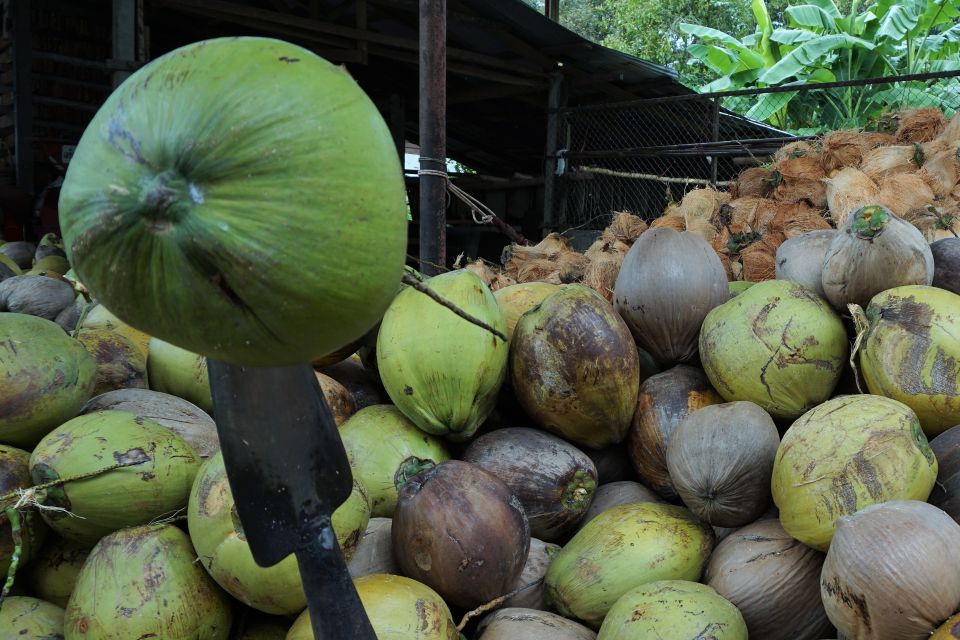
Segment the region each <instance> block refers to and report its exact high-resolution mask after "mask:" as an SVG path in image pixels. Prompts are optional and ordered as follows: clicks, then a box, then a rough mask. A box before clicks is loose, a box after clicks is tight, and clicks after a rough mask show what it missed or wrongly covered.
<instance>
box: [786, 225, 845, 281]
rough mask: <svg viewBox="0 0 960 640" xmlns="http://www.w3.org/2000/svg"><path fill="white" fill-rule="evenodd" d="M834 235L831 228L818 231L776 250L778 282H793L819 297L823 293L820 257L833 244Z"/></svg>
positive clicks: (794, 238) (805, 234) (835, 233)
mask: <svg viewBox="0 0 960 640" xmlns="http://www.w3.org/2000/svg"><path fill="white" fill-rule="evenodd" d="M836 235H837V232H836V231H835V230H833V229H818V230H817V231H808V232H807V233H804V234H801V235H799V236H794V237H793V238H788V239H787V241H786V242H784V243H783V244H781V245H780V246H779V247H778V248H777V256H776V261H777V263H776V278H777V280H793V281H794V282H799V283H800V284H802V285H803V286H805V287H807V288H808V289H811V290H813V291H816V293H817V295H819V296H820V297H821V298H824V297H826V296H825V294H824V293H823V278H822V276H823V258H824V256H826V255H827V249H828V248H829V247H830V243H831V242H833V238H834V236H836Z"/></svg>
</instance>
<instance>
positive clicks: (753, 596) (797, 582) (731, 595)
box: [703, 518, 830, 640]
mask: <svg viewBox="0 0 960 640" xmlns="http://www.w3.org/2000/svg"><path fill="white" fill-rule="evenodd" d="M824 558H825V556H824V554H822V553H820V552H819V551H816V550H814V549H811V548H810V547H808V546H806V545H803V544H801V543H800V542H798V541H796V540H794V539H793V538H791V537H790V535H789V534H788V533H787V532H786V531H784V530H783V526H781V524H780V521H779V520H778V519H776V518H773V519H761V520H758V521H756V522H754V523H752V524H748V525H747V526H745V527H743V528H741V529H738V530H736V531H733V532H732V533H730V534H729V535H728V536H727V537H725V538H724V539H723V541H722V542H720V544H718V545H717V548H716V549H714V551H713V554H712V555H711V556H710V561H709V563H708V564H707V568H706V570H705V571H704V574H703V582H704V584H707V585H710V586H711V587H713V588H714V589H715V590H716V591H717V593H719V594H720V595H721V596H723V597H724V598H726V599H727V600H729V601H730V602H732V603H733V604H735V605H736V606H737V608H738V609H739V610H740V613H741V614H743V619H744V621H745V622H746V623H747V630H748V631H749V633H750V637H751V638H761V639H762V640H819V639H820V638H823V637H825V634H826V633H827V631H828V630H829V629H830V621H829V620H828V619H827V612H826V611H825V610H824V608H823V601H822V600H821V598H820V570H821V568H822V567H823V561H824Z"/></svg>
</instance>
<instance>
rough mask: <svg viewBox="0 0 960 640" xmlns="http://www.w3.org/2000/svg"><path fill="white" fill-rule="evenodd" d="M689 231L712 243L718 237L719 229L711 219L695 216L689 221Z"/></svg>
mask: <svg viewBox="0 0 960 640" xmlns="http://www.w3.org/2000/svg"><path fill="white" fill-rule="evenodd" d="M687 233H695V234H697V235H698V236H700V237H701V238H703V239H704V240H706V241H707V243H710V242H713V240H714V238H716V237H717V234H718V231H717V228H716V227H715V226H713V225H712V224H711V223H710V221H709V220H704V219H703V218H694V219H691V220H689V221H688V222H687Z"/></svg>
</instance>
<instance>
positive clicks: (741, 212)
mask: <svg viewBox="0 0 960 640" xmlns="http://www.w3.org/2000/svg"><path fill="white" fill-rule="evenodd" d="M774 207H776V202H775V201H774V200H768V199H766V198H758V197H754V196H746V197H741V198H736V199H734V200H731V201H730V202H728V203H727V204H725V205H723V206H722V207H720V211H719V212H718V213H717V217H716V219H715V220H714V224H715V225H716V226H717V228H718V229H720V230H721V232H723V231H724V230H726V231H727V232H728V233H745V232H748V231H752V230H753V226H754V223H755V222H756V219H757V213H758V212H759V211H760V210H761V208H764V209H767V208H774ZM723 244H724V245H726V242H724V243H723Z"/></svg>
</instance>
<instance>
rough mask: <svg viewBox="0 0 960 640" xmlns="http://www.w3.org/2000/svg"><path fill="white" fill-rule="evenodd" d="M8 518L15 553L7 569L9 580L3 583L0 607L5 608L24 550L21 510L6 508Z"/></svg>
mask: <svg viewBox="0 0 960 640" xmlns="http://www.w3.org/2000/svg"><path fill="white" fill-rule="evenodd" d="M4 514H6V516H7V520H9V521H10V531H11V533H12V534H13V555H11V556H10V568H9V569H7V580H6V582H4V584H3V591H2V592H0V609H2V608H3V602H4V600H6V599H7V596H8V595H9V594H10V590H11V589H12V588H13V582H14V580H15V579H16V574H17V567H18V566H19V565H20V554H21V552H22V551H23V529H22V528H21V526H20V524H21V523H20V512H19V511H17V510H16V509H14V508H12V507H10V508H7V509H4Z"/></svg>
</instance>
